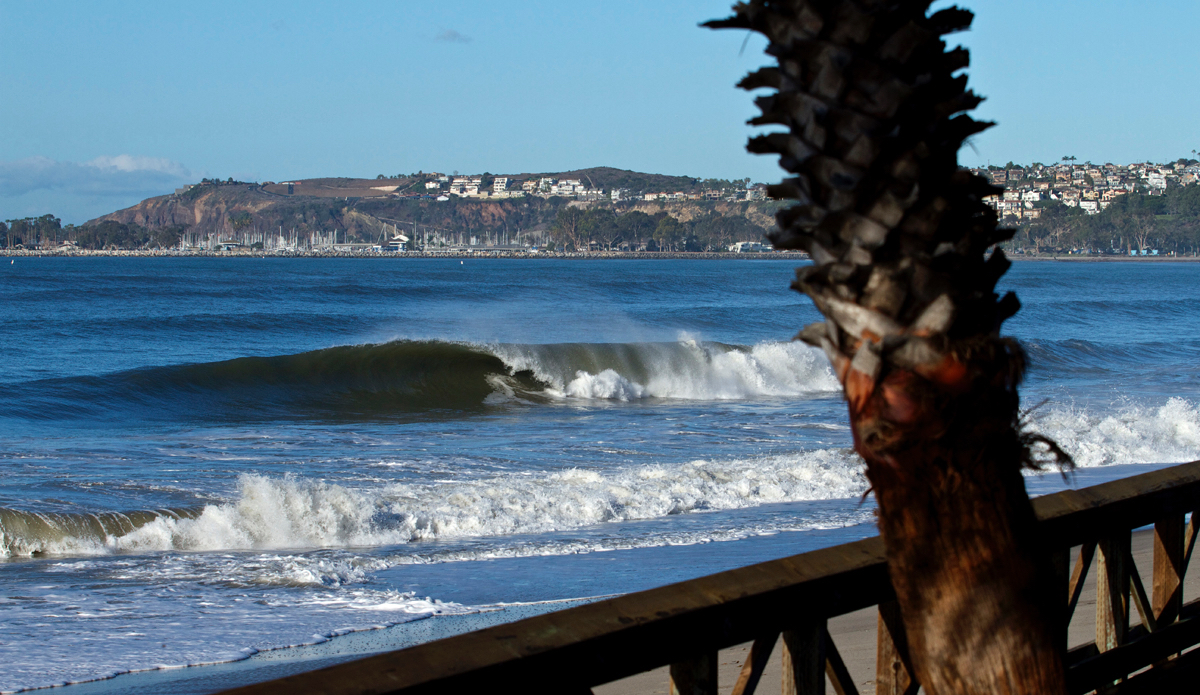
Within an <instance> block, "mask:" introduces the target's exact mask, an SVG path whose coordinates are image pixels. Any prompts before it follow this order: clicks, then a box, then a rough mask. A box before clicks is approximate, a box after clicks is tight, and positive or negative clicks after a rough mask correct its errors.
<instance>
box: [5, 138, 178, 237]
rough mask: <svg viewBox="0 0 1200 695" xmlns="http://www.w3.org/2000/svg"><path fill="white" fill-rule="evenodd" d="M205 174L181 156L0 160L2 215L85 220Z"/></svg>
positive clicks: (172, 188)
mask: <svg viewBox="0 0 1200 695" xmlns="http://www.w3.org/2000/svg"><path fill="white" fill-rule="evenodd" d="M200 177H201V176H200V174H199V173H194V172H192V171H189V170H188V168H187V167H185V166H183V165H182V164H180V163H179V162H174V161H171V160H169V159H163V158H161V157H142V156H138V155H129V154H119V155H115V156H105V157H97V158H95V159H93V160H91V161H89V162H62V161H58V160H54V159H50V158H49V157H29V158H27V159H18V160H13V161H7V162H6V161H0V219H6V218H12V217H25V216H27V215H41V214H45V213H53V214H56V215H58V216H60V217H62V218H63V221H64V222H75V223H78V222H83V221H85V220H88V219H91V218H94V217H97V216H99V215H103V214H105V213H109V212H113V211H114V210H119V209H121V208H125V207H129V206H130V205H134V204H136V203H138V202H139V201H141V200H144V199H145V198H150V197H153V196H158V195H164V194H167V193H171V192H172V191H174V190H175V189H176V188H178V187H180V186H182V185H183V184H186V183H195V182H196V181H198V180H199V179H200Z"/></svg>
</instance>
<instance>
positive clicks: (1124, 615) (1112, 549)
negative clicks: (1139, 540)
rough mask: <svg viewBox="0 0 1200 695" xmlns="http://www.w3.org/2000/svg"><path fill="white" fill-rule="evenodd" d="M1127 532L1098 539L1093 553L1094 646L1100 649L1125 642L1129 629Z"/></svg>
mask: <svg viewBox="0 0 1200 695" xmlns="http://www.w3.org/2000/svg"><path fill="white" fill-rule="evenodd" d="M1129 546H1130V533H1129V531H1125V532H1123V533H1118V534H1117V535H1115V536H1111V537H1109V538H1105V539H1104V540H1101V541H1100V543H1099V551H1100V552H1099V553H1097V556H1096V649H1098V650H1099V651H1101V652H1106V651H1109V650H1110V649H1115V648H1117V647H1119V646H1121V645H1122V644H1124V643H1125V637H1126V635H1127V634H1128V633H1129V568H1128V567H1127V566H1126V562H1127V560H1126V559H1127V558H1128V557H1129Z"/></svg>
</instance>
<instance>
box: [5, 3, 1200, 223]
mask: <svg viewBox="0 0 1200 695" xmlns="http://www.w3.org/2000/svg"><path fill="white" fill-rule="evenodd" d="M945 4H949V3H945V2H940V3H939V5H945ZM963 4H964V5H965V6H968V7H970V8H971V9H973V10H975V11H976V13H977V15H978V16H977V18H976V22H975V28H974V30H973V31H971V32H969V33H966V34H962V35H959V36H958V37H955V38H956V39H958V40H959V41H960V42H961V43H963V44H964V45H966V46H967V47H968V48H970V49H971V50H972V56H973V64H972V67H971V69H970V76H971V83H972V85H973V86H974V88H975V89H976V90H977V91H979V92H980V93H982V94H984V95H985V96H987V97H988V101H987V102H985V104H984V106H983V107H981V108H980V109H979V111H978V115H979V116H980V117H982V118H989V119H993V120H996V121H999V123H1000V125H999V126H998V127H996V128H994V129H992V130H991V131H989V132H987V133H984V134H982V135H980V136H979V137H977V138H976V139H975V140H974V141H973V142H972V146H973V147H968V148H964V151H963V152H962V154H961V160H962V161H963V162H964V163H965V164H970V165H975V164H986V163H988V162H992V163H996V164H1002V163H1004V162H1007V161H1009V160H1013V161H1017V162H1030V161H1035V160H1037V161H1043V162H1048V161H1056V160H1058V159H1059V158H1061V157H1062V156H1063V155H1074V156H1076V157H1078V158H1079V160H1080V161H1084V160H1092V161H1114V162H1120V163H1125V162H1130V161H1135V160H1145V159H1151V160H1167V159H1175V158H1178V157H1180V156H1185V155H1190V153H1191V151H1192V150H1193V149H1200V133H1197V127H1196V124H1197V120H1196V117H1195V116H1196V114H1197V113H1198V111H1200V109H1198V107H1200V95H1198V94H1197V91H1196V89H1195V87H1194V85H1195V83H1194V81H1193V80H1187V79H1186V77H1187V76H1189V75H1192V74H1194V73H1195V71H1196V66H1197V63H1198V59H1200V41H1197V39H1198V38H1200V36H1197V32H1198V31H1200V3H1197V2H1195V1H1194V0H1155V1H1154V2H1149V3H1129V2H1115V1H1111V0H1091V1H1090V2H1083V1H1077V0H1055V1H1054V2H1037V3H1035V2H1032V1H1031V0H977V1H976V2H965V3H963ZM728 7H729V3H728V2H726V1H716V2H713V1H709V0H693V1H690V2H666V1H663V2H650V1H642V2H625V1H622V0H612V1H610V2H606V3H578V2H561V1H560V2H539V1H534V0H528V1H526V2H521V3H506V2H499V3H497V2H472V1H469V0H463V1H461V2H448V3H429V2H422V3H417V2H407V1H399V2H397V1H393V2H387V3H384V2H346V3H336V4H335V3H316V2H302V1H296V2H265V1H264V2H254V1H252V0H241V1H240V2H220V1H210V2H205V3H162V2H132V1H126V2H119V3H118V2H103V3H88V2H82V1H78V2H37V3H33V2H26V1H25V0H0V66H3V69H0V133H3V137H0V219H2V218H11V217H17V216H24V215H31V214H41V213H44V212H53V213H55V214H58V215H59V216H61V217H62V218H63V219H64V221H68V222H82V221H84V220H86V219H88V218H90V217H93V216H95V215H98V214H102V213H104V212H108V211H111V210H113V209H116V208H119V207H124V206H127V205H131V204H133V203H135V202H137V201H138V200H141V199H142V198H145V197H147V196H150V195H156V194H161V193H164V192H169V191H170V190H171V189H172V188H173V187H175V186H177V185H179V184H182V183H186V182H190V181H194V180H198V179H199V178H201V177H205V176H207V177H219V178H226V177H229V176H233V177H235V178H239V179H244V180H282V179H289V178H302V177H314V176H367V177H373V176H375V175H377V174H398V173H409V172H414V171H417V170H425V171H429V170H437V171H444V172H450V171H455V170H458V171H461V172H464V173H465V172H476V173H481V172H484V171H489V172H493V173H519V172H541V171H559V170H566V169H572V168H582V167H589V166H602V165H606V166H615V167H620V168H623V169H635V170H639V171H648V172H656V173H666V174H680V175H691V176H701V177H722V178H740V177H745V176H748V177H751V178H752V179H754V180H756V181H769V180H774V179H778V178H779V177H780V172H779V170H778V168H777V167H776V165H775V162H774V160H773V158H768V157H756V156H752V155H749V154H746V153H745V151H744V144H745V140H746V137H747V136H748V135H749V134H750V133H751V129H750V128H748V127H747V126H745V125H744V122H745V120H746V119H747V118H749V117H750V116H752V115H753V114H754V108H753V105H752V101H751V100H752V97H751V95H749V94H747V93H744V92H741V91H739V90H736V89H734V88H733V84H734V83H735V82H736V81H737V80H738V79H739V78H740V77H741V75H743V74H744V73H745V72H746V71H748V70H749V69H752V68H755V67H757V66H759V65H762V64H764V63H765V62H767V60H766V58H765V56H763V54H762V47H763V42H762V41H761V40H759V39H757V38H756V37H750V38H749V41H747V36H746V34H745V33H743V32H733V31H723V32H713V31H708V30H704V29H700V28H698V27H697V24H698V23H699V22H701V21H703V20H706V19H710V18H715V17H721V16H725V15H726V14H728ZM743 42H746V43H745V49H744V51H743V50H742V49H743Z"/></svg>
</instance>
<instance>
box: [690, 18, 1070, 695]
mask: <svg viewBox="0 0 1200 695" xmlns="http://www.w3.org/2000/svg"><path fill="white" fill-rule="evenodd" d="M929 5H930V3H929V2H928V1H922V0H911V1H905V0H890V1H889V0H840V1H839V0H824V1H820V0H807V1H806V0H793V1H791V2H770V1H767V0H751V1H750V2H743V3H739V4H737V5H735V7H734V12H735V14H734V15H733V16H732V17H730V18H728V19H725V20H719V21H714V22H710V23H709V24H708V26H711V27H714V28H739V29H748V30H751V31H756V32H759V33H761V34H763V35H765V36H766V37H767V38H768V39H769V41H770V43H769V46H768V48H767V53H768V54H769V55H771V56H774V57H775V58H776V59H777V61H778V65H776V66H771V67H765V68H763V69H761V70H758V71H756V72H753V73H751V74H750V75H748V76H747V77H746V78H745V79H744V80H743V81H742V83H741V84H740V86H741V87H743V88H745V89H748V90H753V89H759V88H763V87H767V88H771V89H773V90H774V92H773V93H771V94H768V95H766V96H761V97H759V98H758V99H757V104H758V106H759V108H760V109H761V110H762V115H761V116H759V117H758V118H755V119H753V120H752V121H751V123H752V124H755V125H778V126H783V127H785V128H787V131H786V132H776V133H771V134H768V135H764V136H761V137H756V138H753V139H751V140H750V143H749V145H748V149H749V150H750V151H751V152H756V153H762V154H778V155H779V163H780V166H782V167H783V168H784V169H785V170H787V171H788V172H790V173H791V174H792V176H791V177H790V178H786V179H785V180H784V181H783V182H782V183H779V184H777V185H774V186H771V187H770V188H769V189H768V191H769V194H770V195H771V196H772V197H774V198H787V199H794V200H797V201H799V202H798V204H797V205H795V206H792V207H790V208H787V209H785V210H783V211H781V212H780V213H779V215H778V218H777V219H778V225H779V230H778V231H777V232H776V233H775V234H774V235H773V236H772V241H773V242H774V244H775V245H776V246H777V247H781V248H790V249H803V250H805V251H808V252H809V254H811V256H812V259H813V264H812V265H811V266H806V267H802V268H800V269H799V270H797V272H796V280H795V282H794V283H793V285H792V287H793V288H795V289H796V290H799V291H801V292H804V293H805V294H807V295H808V296H809V297H811V298H812V300H813V302H814V303H815V304H816V306H817V308H818V309H819V310H820V311H821V313H822V314H824V316H825V319H826V320H825V321H824V322H822V323H817V324H813V325H810V326H807V327H806V328H804V329H803V330H802V331H801V332H800V334H799V335H798V336H797V337H798V338H800V339H802V340H804V341H805V342H808V343H810V344H812V345H815V346H819V347H820V348H822V349H823V350H824V351H825V354H826V355H828V357H829V360H830V362H831V363H832V364H833V366H834V369H835V371H836V373H837V375H838V378H839V379H840V380H841V382H842V384H843V386H844V387H845V393H846V399H847V401H848V403H849V410H850V419H851V425H852V429H853V433H854V442H855V448H856V449H857V450H858V452H859V453H860V454H861V455H862V457H863V458H864V459H865V460H866V463H867V476H868V478H869V479H870V481H871V484H872V486H873V489H874V492H875V495H876V499H877V501H878V505H879V512H878V519H879V527H880V532H881V534H882V535H883V538H884V541H885V543H886V546H887V553H888V568H889V572H890V574H891V577H892V583H893V585H894V586H895V589H896V595H897V600H898V602H899V604H900V609H901V615H902V617H903V621H904V625H905V628H906V631H907V633H908V642H909V647H910V650H911V657H912V662H913V666H914V669H915V671H916V674H915V675H916V677H917V679H918V681H919V682H920V683H921V684H922V685H923V686H924V687H925V689H926V691H927V692H929V693H931V694H933V695H950V694H952V693H953V694H959V693H989V694H992V693H1039V694H1045V693H1060V692H1064V688H1065V686H1064V680H1063V666H1062V657H1061V654H1060V647H1062V646H1065V645H1059V644H1057V641H1058V640H1057V638H1056V635H1057V634H1059V632H1058V627H1059V626H1058V624H1057V621H1058V619H1059V616H1060V615H1061V612H1060V611H1059V603H1060V602H1059V599H1061V598H1062V597H1061V596H1058V594H1057V592H1054V591H1052V590H1051V589H1052V587H1054V586H1056V585H1055V584H1054V583H1053V581H1051V580H1050V576H1051V573H1050V570H1049V563H1048V561H1047V554H1046V552H1045V549H1044V548H1043V547H1041V545H1040V543H1039V538H1038V536H1037V534H1036V528H1035V520H1034V515H1033V510H1032V507H1031V506H1030V503H1029V498H1028V496H1027V494H1026V492H1025V486H1024V481H1023V478H1022V475H1021V468H1022V467H1023V466H1026V465H1031V461H1032V460H1033V455H1032V454H1031V452H1030V446H1031V444H1032V443H1033V441H1034V440H1035V439H1036V438H1035V437H1031V436H1029V435H1023V434H1022V433H1021V432H1020V427H1019V423H1018V417H1019V414H1018V407H1019V398H1018V394H1017V385H1018V383H1019V382H1020V380H1021V377H1022V374H1023V372H1024V366H1025V363H1024V353H1023V352H1022V350H1021V348H1020V346H1019V345H1018V344H1017V343H1016V341H1015V340H1012V339H1010V338H1005V337H1002V336H1001V335H1000V325H1001V322H1003V321H1004V320H1005V319H1007V318H1008V317H1010V316H1012V315H1013V314H1014V313H1015V312H1016V311H1017V309H1018V308H1019V306H1020V305H1019V303H1018V302H1017V299H1016V297H1015V296H1014V295H1012V294H1011V293H1010V294H1007V295H1006V296H1005V297H1003V298H999V297H998V295H997V293H996V289H995V288H996V281H997V280H998V279H999V278H1000V276H1001V275H1003V274H1004V272H1005V271H1006V270H1007V269H1008V267H1009V265H1010V263H1009V261H1008V260H1007V259H1006V258H1005V256H1004V254H1003V252H1001V251H1000V250H999V249H996V250H995V251H993V252H992V253H991V254H990V255H989V254H988V250H989V249H991V248H992V247H993V245H995V244H996V243H997V242H999V241H1003V240H1007V239H1009V238H1011V235H1012V231H1011V230H1006V229H1000V228H998V225H997V219H996V215H995V213H994V212H993V211H992V210H991V209H990V208H989V207H988V206H987V205H985V204H984V202H983V199H984V197H985V196H988V195H992V194H995V193H998V192H1000V189H998V188H995V187H993V186H991V185H990V184H989V183H988V182H987V181H985V180H983V179H982V178H980V177H978V176H975V175H973V174H971V173H970V172H968V171H965V170H963V169H961V168H959V166H958V160H957V153H958V149H959V147H960V146H961V145H962V143H963V141H964V139H966V138H967V137H969V136H971V135H972V134H974V133H978V132H980V131H981V130H983V129H985V128H987V127H989V126H990V125H991V124H990V123H982V122H979V121H976V120H974V119H972V118H971V117H970V116H968V115H966V113H964V112H965V111H968V110H970V109H972V108H974V107H975V106H976V105H978V104H979V102H980V101H981V99H980V98H979V97H978V96H976V95H975V94H973V93H972V92H970V91H969V90H967V87H966V77H965V76H963V75H956V73H957V72H958V71H960V70H961V69H962V68H964V67H965V66H966V65H967V62H968V56H967V52H966V51H965V50H963V49H962V48H955V49H953V50H947V49H946V44H945V42H944V41H943V40H942V38H941V37H942V36H944V35H946V34H949V33H952V32H956V31H961V30H963V29H966V28H967V27H968V26H969V25H970V22H971V20H972V18H973V15H972V14H971V13H970V12H967V11H965V10H961V9H957V8H951V9H946V10H942V11H939V12H935V13H932V14H929ZM1050 449H1051V451H1052V452H1055V453H1056V455H1058V454H1061V452H1060V451H1059V450H1058V449H1057V447H1054V446H1053V445H1052V443H1051V447H1050ZM1062 457H1064V458H1065V454H1062ZM1068 463H1069V462H1068Z"/></svg>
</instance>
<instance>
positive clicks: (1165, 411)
mask: <svg viewBox="0 0 1200 695" xmlns="http://www.w3.org/2000/svg"><path fill="white" fill-rule="evenodd" d="M1033 428H1034V429H1035V430H1037V431H1038V432H1041V433H1042V434H1045V435H1046V436H1048V437H1050V438H1051V439H1053V440H1054V441H1055V442H1057V443H1058V444H1059V446H1061V447H1062V448H1063V449H1064V450H1065V451H1066V452H1067V453H1069V454H1071V456H1073V457H1074V458H1075V463H1076V465H1078V466H1081V467H1091V466H1106V465H1110V464H1122V463H1183V462H1187V461H1195V460H1197V459H1200V409H1197V406H1196V404H1194V403H1191V402H1189V401H1187V400H1185V399H1183V398H1170V399H1168V400H1167V402H1166V403H1165V404H1163V405H1161V406H1158V407H1152V406H1144V405H1125V406H1123V407H1120V408H1118V409H1117V410H1115V411H1112V412H1106V413H1099V414H1097V413H1092V412H1088V411H1087V410H1080V409H1075V408H1070V407H1058V408H1053V409H1050V410H1048V411H1046V412H1045V413H1044V414H1041V415H1040V416H1038V417H1037V418H1036V420H1035V422H1034V426H1033Z"/></svg>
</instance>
